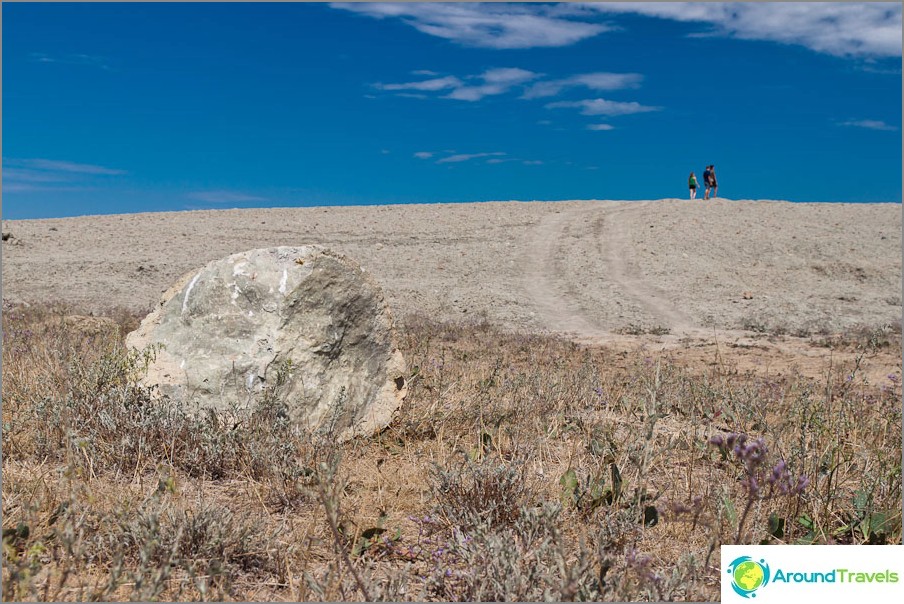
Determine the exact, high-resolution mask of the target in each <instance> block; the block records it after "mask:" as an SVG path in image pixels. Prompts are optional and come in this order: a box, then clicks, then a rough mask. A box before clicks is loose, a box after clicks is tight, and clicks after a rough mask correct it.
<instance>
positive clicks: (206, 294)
mask: <svg viewBox="0 0 904 604" xmlns="http://www.w3.org/2000/svg"><path fill="white" fill-rule="evenodd" d="M126 344H127V345H128V346H134V347H136V348H139V349H143V348H145V347H146V346H149V345H153V344H162V345H163V349H162V350H160V351H159V352H158V353H157V355H156V359H155V360H154V361H153V362H152V364H151V365H150V367H149V369H148V374H147V377H146V382H147V383H149V384H156V385H158V386H159V389H160V392H161V393H163V394H165V395H167V396H169V397H170V399H171V400H173V401H174V402H176V403H178V404H184V405H186V406H188V405H191V406H192V407H193V406H194V404H195V403H199V404H200V406H201V407H212V408H215V409H229V408H231V407H233V406H238V407H247V406H250V405H252V404H254V402H255V401H256V399H258V398H259V397H261V396H263V395H264V393H265V392H266V391H267V390H268V389H270V388H273V387H274V386H275V384H276V380H277V371H282V372H283V375H284V383H283V384H282V386H281V387H280V390H279V391H280V393H281V394H280V396H281V397H284V400H285V401H286V402H287V403H288V407H289V416H290V418H291V420H292V421H294V422H296V423H297V424H299V425H302V426H304V427H306V428H309V429H312V430H323V431H325V430H329V431H331V432H332V433H333V434H334V435H335V436H336V437H337V438H338V439H339V440H347V439H348V438H351V437H354V436H359V435H369V434H372V433H374V432H375V431H379V430H381V429H382V428H384V427H386V425H387V424H388V423H389V422H390V420H391V419H392V417H393V414H394V413H395V412H396V410H397V409H398V408H399V406H400V404H401V402H402V399H403V398H404V396H405V394H406V391H407V386H406V383H405V375H406V373H405V361H404V359H403V358H402V353H401V352H400V351H399V349H398V346H397V345H396V338H395V333H394V330H393V326H392V320H391V317H390V314H389V309H388V308H387V306H386V302H385V300H384V298H383V294H382V292H381V291H380V289H379V287H378V286H377V285H376V283H375V282H374V281H373V280H372V279H371V278H370V277H369V276H368V275H367V274H366V273H365V272H364V270H363V269H362V268H361V267H360V266H358V265H357V264H356V263H354V262H352V261H351V260H349V259H348V258H345V257H343V256H341V255H339V254H336V253H333V252H330V251H328V250H326V249H324V248H322V247H319V246H313V245H311V246H301V247H277V248H270V249H258V250H251V251H247V252H242V253H239V254H233V255H232V256H229V257H227V258H223V259H221V260H216V261H214V262H211V263H209V264H208V265H207V266H205V267H203V268H201V269H199V270H197V271H194V272H192V273H189V274H187V275H185V276H184V277H182V279H180V280H179V281H178V282H177V283H176V284H175V285H173V287H171V288H170V289H169V290H167V291H166V292H165V293H164V294H163V297H162V299H161V301H160V305H159V307H158V308H157V309H156V310H154V311H153V312H152V313H151V314H150V315H148V316H147V317H146V318H145V319H144V321H142V323H141V326H140V327H139V328H138V329H137V330H136V331H134V332H132V333H130V334H129V335H128V336H127V337H126Z"/></svg>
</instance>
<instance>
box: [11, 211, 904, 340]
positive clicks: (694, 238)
mask: <svg viewBox="0 0 904 604" xmlns="http://www.w3.org/2000/svg"><path fill="white" fill-rule="evenodd" d="M3 232H4V233H10V234H11V237H10V238H9V239H8V240H7V241H5V242H4V243H3V256H2V261H3V297H4V298H5V299H7V300H10V301H14V302H17V301H42V300H62V301H66V302H70V303H72V304H73V305H74V306H76V307H77V308H81V309H85V310H95V311H100V310H103V309H105V308H110V307H113V306H124V307H127V308H129V309H134V310H142V311H144V310H148V309H150V308H151V307H152V305H153V304H154V303H155V302H156V301H157V299H158V297H159V295H160V294H161V292H162V291H163V290H165V289H166V288H167V287H168V286H169V285H170V284H171V283H172V282H173V281H175V280H176V279H177V278H178V277H179V276H181V275H182V274H184V273H186V272H188V271H191V270H193V269H195V268H198V267H200V266H202V265H203V264H205V263H207V262H209V261H211V260H214V259H217V258H220V257H223V256H226V255H228V254H231V253H234V252H239V251H242V250H247V249H252V248H257V247H271V246H278V245H298V244H305V243H318V244H322V245H325V246H328V247H330V248H333V249H335V250H337V251H340V252H342V253H345V254H346V255H348V256H350V257H351V258H353V259H355V260H357V261H358V262H359V263H360V264H361V265H362V266H364V268H365V269H366V270H368V271H370V272H371V273H372V274H373V275H374V276H375V277H376V279H377V280H378V282H379V283H380V284H381V285H382V286H383V288H384V291H385V294H386V297H387V300H388V301H389V304H390V306H391V308H392V309H393V311H394V314H395V315H396V317H404V316H406V315H409V314H411V313H423V314H426V315H429V316H432V317H437V318H441V319H462V318H485V319H486V320H488V321H490V322H492V323H495V324H499V325H502V326H505V327H509V328H512V329H515V330H524V331H546V330H548V331H554V332H572V333H575V334H578V335H581V336H591V337H592V336H603V335H605V334H609V333H611V332H614V331H619V330H622V331H623V330H626V329H627V330H632V329H633V330H635V331H637V330H640V329H651V328H665V329H668V330H669V331H670V333H671V334H676V335H681V334H685V335H687V334H690V335H693V334H699V335H703V334H711V333H712V332H713V330H723V331H724V330H739V329H746V330H752V331H759V330H767V331H771V332H774V331H776V330H777V331H786V332H790V333H801V332H811V333H813V332H824V333H830V332H835V331H840V330H843V329H847V328H850V327H853V326H858V325H865V326H881V325H885V324H889V323H894V322H898V321H900V319H901V205H900V204H834V203H831V204H830V203H825V204H801V203H786V202H772V201H727V200H718V201H714V202H713V201H708V202H702V201H699V200H698V201H694V202H691V201H685V200H660V201H649V202H616V201H566V202H555V203H552V202H528V203H525V202H500V203H472V204H437V205H397V206H365V207H361V206H358V207H329V208H287V209H250V210H219V211H216V210H213V211H192V212H170V213H158V214H125V215H114V216H91V217H80V218H68V219H54V220H23V221H4V222H3Z"/></svg>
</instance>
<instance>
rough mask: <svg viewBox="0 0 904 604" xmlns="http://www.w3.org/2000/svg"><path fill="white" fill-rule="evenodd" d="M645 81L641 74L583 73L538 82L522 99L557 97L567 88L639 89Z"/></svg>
mask: <svg viewBox="0 0 904 604" xmlns="http://www.w3.org/2000/svg"><path fill="white" fill-rule="evenodd" d="M642 81H643V76H642V75H640V74H639V73H606V72H596V73H582V74H578V75H573V76H570V77H567V78H563V79H560V80H546V81H543V82H537V83H536V84H534V85H533V86H531V87H530V88H528V89H527V90H526V91H525V93H524V95H523V96H522V97H521V98H524V99H536V98H543V97H551V96H556V95H558V94H559V93H561V92H562V91H563V90H565V89H566V88H574V87H576V86H582V87H585V88H589V89H590V90H621V89H624V88H637V87H639V86H640V83H641V82H642Z"/></svg>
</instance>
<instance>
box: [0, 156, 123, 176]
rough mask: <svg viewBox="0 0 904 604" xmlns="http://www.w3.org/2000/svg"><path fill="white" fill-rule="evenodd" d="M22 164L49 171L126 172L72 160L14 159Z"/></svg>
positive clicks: (112, 173) (115, 173)
mask: <svg viewBox="0 0 904 604" xmlns="http://www.w3.org/2000/svg"><path fill="white" fill-rule="evenodd" d="M13 161H14V162H16V163H18V164H19V165H21V166H24V167H26V168H30V169H35V170H45V171H47V172H71V173H75V174H103V175H108V176H113V175H118V174H125V173H126V172H125V171H124V170H116V169H114V168H107V167H104V166H96V165H93V164H77V163H75V162H71V161H57V160H51V159H21V160H13Z"/></svg>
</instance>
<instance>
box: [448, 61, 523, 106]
mask: <svg viewBox="0 0 904 604" xmlns="http://www.w3.org/2000/svg"><path fill="white" fill-rule="evenodd" d="M537 76H538V74H536V73H533V72H532V71H527V70H526V69H518V68H517V67H502V68H498V69H490V70H488V71H485V72H484V73H482V74H481V75H480V76H478V77H479V78H480V79H481V80H483V82H484V83H483V84H480V85H478V86H461V87H459V88H456V89H455V90H453V91H452V92H450V93H449V94H448V95H446V98H449V99H456V100H459V101H479V100H480V99H482V98H483V97H485V96H491V95H497V94H503V93H505V92H508V91H509V90H510V89H511V88H512V87H513V86H517V85H519V84H523V83H524V82H527V81H530V80H533V79H534V78H536V77H537Z"/></svg>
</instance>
